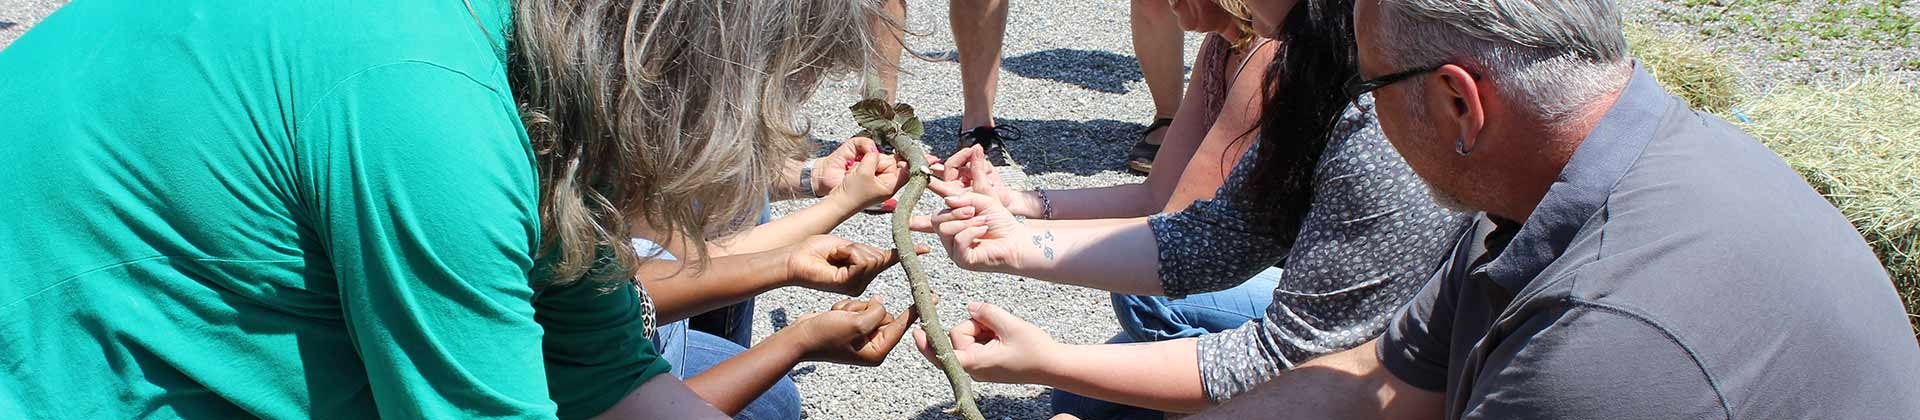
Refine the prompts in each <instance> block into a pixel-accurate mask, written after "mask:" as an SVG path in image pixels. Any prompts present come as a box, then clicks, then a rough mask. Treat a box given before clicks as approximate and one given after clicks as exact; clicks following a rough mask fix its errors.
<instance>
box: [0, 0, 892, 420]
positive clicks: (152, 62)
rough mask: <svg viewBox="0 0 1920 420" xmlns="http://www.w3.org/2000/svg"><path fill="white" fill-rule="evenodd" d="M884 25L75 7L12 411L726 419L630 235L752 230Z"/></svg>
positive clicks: (21, 224)
mask: <svg viewBox="0 0 1920 420" xmlns="http://www.w3.org/2000/svg"><path fill="white" fill-rule="evenodd" d="M878 1H879V0H738V1H726V2H709V1H698V0H470V1H461V0H442V1H419V2H363V1H263V2H244V4H236V3H237V2H225V1H208V0H188V1H176V2H166V3H165V4H157V3H153V2H145V1H128V0H96V1H83V2H74V3H73V4H71V5H68V6H65V7H64V8H62V9H61V10H59V11H58V12H56V13H54V14H53V15H52V16H50V17H48V18H47V19H46V20H45V21H44V22H42V23H41V24H40V25H39V26H37V27H35V28H34V29H33V30H32V31H30V32H28V33H26V34H25V35H23V36H22V37H21V38H20V39H19V40H18V42H16V43H14V44H12V45H11V46H10V47H8V48H7V49H6V50H5V51H4V52H0V80H5V83H0V98H6V100H4V101H0V116H4V117H0V133H4V134H0V136H7V137H5V139H4V140H0V179H6V180H7V181H6V182H4V183H0V196H6V197H8V198H9V199H10V200H12V201H10V202H11V203H12V204H10V205H8V206H5V207H4V208H0V220H4V221H0V249H4V250H6V252H4V253H0V270H3V271H5V272H6V273H7V274H6V275H5V277H4V280H0V319H4V320H5V321H0V366H5V368H4V369H5V373H4V374H0V413H4V414H0V416H26V417H63V418H135V417H142V418H144V417H160V418H168V417H190V418H251V417H265V418H308V417H312V418H376V417H388V418H495V417H502V418H553V417H565V418H584V417H592V416H606V417H615V418H619V417H633V418H669V419H683V418H716V417H721V416H722V414H721V413H720V412H718V411H716V410H714V408H713V407H711V406H709V405H708V404H707V402H705V401H703V400H702V399H701V398H700V395H696V393H695V392H694V391H693V390H690V389H689V388H688V387H687V386H686V385H685V384H683V383H682V382H680V381H679V380H677V379H675V378H674V377H673V376H671V375H663V373H665V372H667V370H668V366H667V363H665V362H663V361H662V360H661V359H660V357H659V355H658V353H657V352H656V350H655V348H654V346H653V344H652V343H651V342H650V341H649V340H648V338H647V337H648V329H649V328H650V327H651V325H650V324H651V322H650V320H649V319H650V318H651V317H652V309H651V308H650V307H651V303H650V301H649V299H648V298H647V296H646V294H645V293H644V291H643V290H641V289H639V288H637V287H635V284H634V281H633V277H634V271H633V270H634V269H636V268H637V267H639V266H640V265H641V262H642V261H644V260H645V259H646V258H648V257H647V256H644V255H640V254H636V253H635V250H634V246H633V245H632V244H631V243H630V242H629V239H630V238H632V237H633V236H635V235H636V234H640V233H642V232H650V233H654V234H659V235H663V236H664V237H668V238H673V239H674V240H676V241H685V242H688V243H690V244H692V246H693V247H694V251H692V252H690V253H688V254H683V255H680V256H681V257H684V258H687V259H689V260H691V261H692V262H693V263H694V265H695V268H696V269H698V268H700V267H699V266H700V265H702V264H704V261H705V259H706V255H705V252H703V251H701V249H703V248H702V247H703V245H704V244H705V242H707V240H708V239H715V238H724V237H727V236H728V235H730V234H732V233H735V232H737V231H739V230H741V229H743V228H744V227H745V226H747V225H749V223H746V222H751V221H752V220H753V218H754V216H757V215H758V213H759V211H760V209H761V208H762V206H761V204H760V203H761V202H762V201H764V200H765V199H766V197H767V196H768V195H769V194H768V190H769V189H771V188H773V187H772V186H773V185H774V184H776V182H775V179H776V178H779V177H781V176H782V175H781V174H782V173H784V172H786V170H787V169H791V168H794V167H795V166H794V165H792V164H791V163H792V162H795V161H797V159H798V158H800V157H803V155H804V154H805V153H806V150H805V147H806V145H807V139H806V135H805V129H804V128H805V126H806V124H804V122H802V121H800V120H799V118H798V110H799V108H800V105H801V104H802V103H803V102H805V101H806V99H807V98H808V97H809V95H810V94H811V93H812V92H813V90H814V89H815V88H816V87H817V86H818V85H819V83H820V82H821V80H822V79H823V78H826V77H832V76H835V75H843V74H849V73H855V72H860V71H864V70H866V69H867V67H868V65H869V62H870V59H871V57H872V56H873V45H872V44H871V40H872V39H874V37H875V35H876V34H881V33H887V32H891V31H890V30H886V29H889V28H880V29H881V30H876V29H875V28H872V27H870V25H871V22H890V21H888V20H885V19H879V18H877V17H880V16H884V15H883V14H882V13H883V12H881V11H880V10H879V8H878ZM904 322H905V320H904V319H899V318H896V317H894V316H892V315H890V314H889V313H887V312H886V310H885V309H884V308H882V307H881V305H880V304H879V302H877V301H846V302H842V303H841V304H838V305H834V306H833V307H832V308H831V309H829V310H827V311H826V312H823V313H821V314H818V315H815V316H810V317H807V318H804V319H802V320H800V321H797V322H795V323H794V324H793V325H792V326H790V327H788V328H787V329H786V330H784V331H783V332H782V334H785V335H789V336H791V338H792V339H791V340H784V341H787V342H789V343H791V344H792V345H790V346H784V347H783V349H784V350H786V351H788V353H789V354H790V355H791V357H794V358H802V359H807V360H837V361H846V360H855V359H863V358H861V357H857V356H861V355H863V354H867V353H879V354H884V353H885V351H884V350H879V351H877V352H876V351H873V350H874V349H873V348H875V347H891V346H892V345H893V343H892V342H888V341H887V339H888V338H890V337H891V338H896V339H897V338H898V337H899V334H901V332H902V331H903V329H904V328H905V325H904ZM786 331H793V332H791V333H788V332H786ZM868 358H870V357H868ZM782 362H784V361H782ZM753 372H754V373H756V375H753V377H752V378H747V379H741V378H740V377H731V378H729V379H728V380H727V381H717V382H724V383H725V385H726V386H729V387H733V388H755V389H766V387H767V386H768V385H769V384H771V383H772V382H773V381H774V380H775V379H777V378H779V377H781V376H783V375H782V374H784V372H785V371H784V369H753ZM709 374H712V373H711V372H709ZM755 393H757V392H754V393H747V394H755ZM741 399H744V398H741ZM734 405H738V404H734Z"/></svg>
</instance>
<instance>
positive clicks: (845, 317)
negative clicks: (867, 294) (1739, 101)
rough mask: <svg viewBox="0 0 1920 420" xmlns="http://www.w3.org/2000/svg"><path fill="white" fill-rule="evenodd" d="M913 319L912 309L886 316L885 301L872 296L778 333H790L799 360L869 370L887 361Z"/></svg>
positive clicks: (803, 319)
mask: <svg viewBox="0 0 1920 420" xmlns="http://www.w3.org/2000/svg"><path fill="white" fill-rule="evenodd" d="M914 319H915V316H914V312H913V307H912V306H908V307H907V310H905V311H902V312H901V313H899V314H897V315H896V314H889V313H887V307H886V299H885V298H882V297H879V296H875V297H874V298H873V300H866V301H863V300H856V299H847V300H842V301H840V302H839V303H835V304H833V307H832V308H830V309H828V310H827V311H826V312H820V313H813V314H807V315H802V316H800V318H799V319H798V320H795V321H794V323H793V325H791V326H789V327H787V329H786V330H781V332H782V333H786V332H787V331H793V332H792V333H790V334H795V336H794V337H795V339H796V340H798V341H799V343H800V344H799V345H800V346H801V348H802V349H804V353H803V354H802V356H801V359H802V360H809V361H820V362H833V363H839V364H847V365H858V366H869V367H871V366H879V365H880V363H881V362H883V361H886V360H887V353H889V352H892V351H893V346H895V345H898V344H900V337H902V336H905V335H906V332H907V326H908V325H912V324H913V321H914Z"/></svg>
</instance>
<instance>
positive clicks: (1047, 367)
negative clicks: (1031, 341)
mask: <svg viewBox="0 0 1920 420" xmlns="http://www.w3.org/2000/svg"><path fill="white" fill-rule="evenodd" d="M1075 347H1078V346H1074V345H1071V344H1063V343H1060V342H1057V341H1047V342H1045V343H1041V345H1040V346H1037V347H1036V348H1035V349H1034V350H1033V351H1032V353H1031V354H1032V355H1033V365H1032V366H1027V367H1026V369H1022V371H1020V372H1016V373H1015V374H1017V375H1020V376H1021V378H1020V379H1021V381H1020V382H1021V383H1028V384H1034V385H1043V386H1047V387H1051V388H1060V387H1061V384H1063V383H1065V382H1067V381H1063V380H1062V379H1063V378H1065V377H1067V376H1069V375H1070V373H1068V372H1070V371H1071V366H1070V365H1071V364H1072V363H1073V360H1072V359H1073V358H1071V357H1063V355H1067V354H1075V353H1074V352H1079V351H1090V350H1094V349H1078V348H1075Z"/></svg>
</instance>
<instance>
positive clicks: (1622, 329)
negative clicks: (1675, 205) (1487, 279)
mask: <svg viewBox="0 0 1920 420" xmlns="http://www.w3.org/2000/svg"><path fill="white" fill-rule="evenodd" d="M1643 319H1644V318H1642V317H1636V316H1633V315H1631V314H1630V313H1628V312H1627V311H1624V310H1621V309H1619V308H1610V307H1603V306H1596V305H1587V304H1579V303H1576V304H1575V305H1573V306H1572V307H1571V308H1569V309H1567V310H1565V311H1564V312H1562V311H1554V312H1545V313H1541V314H1539V315H1536V316H1535V317H1534V318H1533V319H1528V320H1527V321H1526V322H1524V323H1521V325H1520V327H1518V328H1516V330H1515V331H1514V333H1513V334H1511V335H1509V336H1507V338H1506V339H1505V340H1502V342H1501V344H1499V345H1497V346H1495V347H1494V348H1493V349H1492V350H1491V351H1489V352H1488V354H1487V361H1486V364H1485V365H1484V366H1483V367H1482V368H1481V369H1480V371H1479V376H1478V378H1476V379H1475V381H1474V384H1473V386H1472V389H1471V390H1465V391H1458V392H1465V393H1467V395H1466V398H1465V403H1464V405H1463V406H1461V407H1460V410H1459V412H1460V413H1461V415H1460V418H1462V419H1574V420H1578V419H1595V420H1599V419H1708V418H1720V419H1724V418H1732V413H1731V412H1730V411H1729V410H1727V407H1728V406H1727V405H1725V403H1724V401H1723V400H1722V398H1721V397H1720V394H1719V392H1718V391H1717V390H1716V389H1715V387H1714V386H1713V384H1712V382H1710V381H1709V380H1708V379H1707V375H1706V373H1705V370H1704V369H1702V368H1701V366H1700V365H1699V363H1697V362H1696V361H1695V360H1694V359H1693V357H1692V354H1691V353H1690V352H1688V351H1687V350H1686V348H1685V347H1684V346H1683V345H1682V344H1681V343H1680V342H1679V341H1677V340H1675V339H1674V338H1673V337H1672V336H1671V335H1669V334H1666V333H1665V332H1664V331H1662V330H1661V329H1659V328H1658V327H1657V326H1655V325H1653V324H1650V323H1647V322H1644V321H1643Z"/></svg>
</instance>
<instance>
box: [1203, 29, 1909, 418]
mask: <svg viewBox="0 0 1920 420" xmlns="http://www.w3.org/2000/svg"><path fill="white" fill-rule="evenodd" d="M1267 1H1287V0H1267ZM1289 3H1290V1H1289ZM1355 12H1356V13H1355V28H1356V30H1357V32H1358V34H1357V36H1358V46H1359V51H1360V55H1359V69H1360V74H1361V75H1362V76H1363V79H1362V80H1359V81H1356V82H1354V83H1350V84H1349V85H1348V89H1347V91H1348V92H1349V93H1350V94H1354V95H1358V94H1360V93H1368V92H1371V93H1373V97H1374V98H1375V103H1376V107H1377V108H1376V109H1377V112H1378V114H1379V119H1380V123H1381V126H1382V128H1383V129H1384V130H1385V131H1386V134H1387V137H1388V138H1389V140H1390V141H1391V143H1392V144H1393V146H1394V147H1395V148H1396V149H1398V150H1399V152H1400V153H1401V154H1402V155H1403V156H1404V157H1405V158H1406V161H1407V163H1408V164H1409V165H1410V166H1411V167H1412V168H1413V170H1414V172H1415V173H1417V174H1419V175H1420V176H1421V178H1423V179H1425V180H1426V181H1427V182H1428V183H1429V184H1430V188H1431V192H1432V194H1433V196H1434V199H1435V201H1436V202H1439V203H1441V204H1442V205H1445V206H1448V207H1452V208H1455V209H1459V210H1464V211H1477V212H1482V213H1481V214H1482V215H1483V216H1482V217H1481V218H1480V219H1479V220H1478V222H1477V223H1476V226H1475V228H1474V229H1471V231H1470V232H1468V233H1466V234H1465V235H1463V236H1462V237H1461V238H1459V239H1458V241H1457V242H1456V244H1455V248H1454V250H1453V252H1452V253H1451V255H1450V256H1449V257H1448V258H1447V260H1446V261H1445V262H1444V263H1443V264H1442V265H1441V267H1440V269H1439V270H1437V272H1436V273H1435V274H1434V279H1433V280H1432V281H1431V282H1430V283H1428V284H1427V286H1426V288H1425V289H1424V290H1422V291H1421V293H1420V295H1419V296H1417V297H1415V298H1414V300H1413V302H1412V303H1410V304H1409V305H1408V307H1407V308H1406V309H1405V310H1404V312H1402V313H1401V314H1400V316H1399V318H1398V319H1397V320H1395V322H1394V324H1393V325H1392V326H1390V327H1389V328H1388V329H1387V331H1386V333H1385V335H1383V336H1382V337H1381V338H1379V339H1377V340H1375V341H1374V342H1372V343H1368V344H1366V345H1363V346H1361V347H1359V348H1357V349H1354V350H1350V351H1345V352H1340V353H1334V354H1330V355H1327V356H1324V357H1321V358H1318V359H1314V360H1312V361H1309V362H1306V363H1304V364H1302V365H1301V366H1299V367H1297V368H1295V369H1293V370H1290V371H1288V372H1286V373H1283V374H1281V375H1280V376H1279V377H1278V378H1276V379H1275V380H1273V381H1271V382H1268V383H1267V384H1265V385H1262V386H1260V387H1259V388H1256V389H1255V390H1253V391H1251V392H1249V393H1247V394H1244V395H1242V396H1239V397H1236V398H1235V399H1233V400H1232V401H1229V402H1228V403H1227V404H1225V405H1223V406H1222V407H1220V409H1218V410H1215V411H1214V412H1211V413H1208V415H1211V416H1217V417H1222V418H1243V417H1265V416H1269V415H1272V413H1288V414H1289V415H1295V416H1297V417H1299V418H1380V417H1384V418H1442V417H1444V418H1553V419H1586V418H1594V419H1598V418H1605V419H1619V418H1658V419H1680V418H1863V419H1864V418H1874V419H1889V418H1915V417H1916V416H1920V398H1915V397H1916V396H1920V344H1916V342H1915V341H1914V338H1913V336H1912V331H1911V330H1910V329H1909V325H1908V323H1907V320H1906V316H1905V315H1904V313H1903V311H1902V310H1901V308H1900V305H1899V302H1898V299H1897V298H1896V297H1895V294H1894V290H1893V287H1892V284H1891V282H1889V281H1888V278H1887V274H1886V272H1885V271H1884V269H1882V268H1881V267H1880V265H1879V263H1878V261H1876V260H1875V259H1874V256H1873V255H1872V254H1871V253H1870V252H1869V250H1868V248H1867V245H1866V243H1865V241H1863V240H1862V239H1861V238H1860V236H1859V234H1858V233H1857V232H1855V231H1854V230H1853V228H1852V226H1851V225H1849V224H1848V223H1847V220H1846V219H1845V218H1844V217H1842V216H1841V214H1840V213H1839V212H1838V211H1836V210H1835V209H1834V208H1833V207H1832V206H1831V205H1829V204H1827V203H1826V202H1825V201H1824V200H1823V199H1822V198H1821V197H1820V196H1819V195H1818V194H1817V193H1815V192H1814V191H1813V189H1812V188H1810V187H1808V186H1807V184H1806V182H1805V181H1804V180H1802V179H1801V178H1800V177H1799V176H1798V175H1797V174H1796V173H1795V172H1794V171H1793V170H1792V169H1791V168H1789V167H1788V166H1787V165H1786V164H1785V163H1783V162H1781V160H1780V159H1779V158H1778V157H1776V156H1775V155H1774V154H1773V153H1772V152H1770V151H1768V150H1767V149H1766V148H1765V147H1763V146H1761V145H1760V144H1758V143H1757V142H1756V141H1754V140H1753V139H1752V138H1751V137H1749V136H1747V135H1746V134H1745V133H1742V132H1741V131H1740V130H1739V129H1738V128H1736V127H1734V126H1732V125H1729V124H1727V123H1726V122H1724V121H1721V120H1719V119H1717V118H1715V117H1713V116H1711V115H1708V114H1704V113H1700V112H1697V111H1694V110H1691V109H1689V108H1688V107H1687V105H1686V103H1685V102H1682V101H1680V100H1678V99H1677V98H1674V97H1672V96H1671V95H1669V94H1667V92H1666V91H1664V90H1663V89H1662V88H1661V87H1660V86H1659V84H1658V82H1656V81H1655V80H1654V79H1653V77H1651V76H1650V75H1648V73H1647V72H1646V70H1645V69H1644V68H1641V67H1640V66H1639V65H1638V64H1637V63H1635V62H1634V61H1633V60H1632V59H1631V58H1630V57H1629V56H1628V53H1627V46H1626V41H1625V40H1624V39H1623V38H1622V36H1621V33H1620V13H1619V10H1618V8H1617V6H1616V5H1615V4H1614V3H1613V2H1611V1H1607V0H1577V1H1545V0H1361V1H1359V2H1358V3H1357V4H1356V9H1355Z"/></svg>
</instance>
